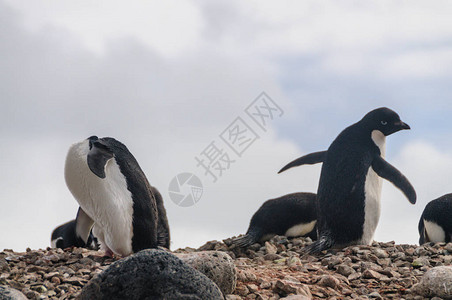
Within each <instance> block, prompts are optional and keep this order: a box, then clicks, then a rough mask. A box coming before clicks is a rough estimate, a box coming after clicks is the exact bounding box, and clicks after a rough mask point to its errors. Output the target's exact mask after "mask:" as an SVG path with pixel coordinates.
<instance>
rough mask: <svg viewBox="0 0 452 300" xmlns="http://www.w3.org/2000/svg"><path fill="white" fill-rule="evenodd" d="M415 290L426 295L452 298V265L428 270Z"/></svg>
mask: <svg viewBox="0 0 452 300" xmlns="http://www.w3.org/2000/svg"><path fill="white" fill-rule="evenodd" d="M413 290H414V291H415V292H416V293H418V294H420V295H422V296H424V297H440V298H442V299H452V266H447V267H445V266H442V267H435V268H432V269H430V270H428V271H427V272H426V273H425V274H424V276H423V277H422V279H421V282H420V283H419V284H417V285H415V286H414V287H413Z"/></svg>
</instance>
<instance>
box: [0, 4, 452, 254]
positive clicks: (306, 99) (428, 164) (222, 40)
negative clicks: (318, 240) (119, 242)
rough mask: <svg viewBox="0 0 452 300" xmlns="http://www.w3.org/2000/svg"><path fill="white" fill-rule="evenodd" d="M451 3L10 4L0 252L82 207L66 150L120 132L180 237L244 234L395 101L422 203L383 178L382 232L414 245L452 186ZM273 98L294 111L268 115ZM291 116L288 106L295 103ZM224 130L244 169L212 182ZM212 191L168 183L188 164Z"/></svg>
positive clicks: (399, 160)
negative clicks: (340, 139) (250, 137)
mask: <svg viewBox="0 0 452 300" xmlns="http://www.w3.org/2000/svg"><path fill="white" fill-rule="evenodd" d="M451 13H452V3H450V2H449V1H435V2H431V1H397V2H394V1H378V2H370V1H369V2H363V1H323V2H322V3H321V4H320V3H319V2H318V1H314V0H313V1H303V2H301V1H279V2H272V1H223V2H218V1H216V2H212V1H207V0H206V1H185V2H180V1H164V2H161V1H146V2H144V1H69V0H60V1H50V0H49V1H44V0H42V1H24V0H3V1H2V0H0V76H1V78H0V97H1V98H0V101H1V109H0V116H1V119H0V122H1V123H0V124H1V125H0V139H1V147H0V167H1V170H2V171H1V172H0V201H1V202H0V203H1V208H0V228H1V229H0V232H1V236H0V249H3V248H13V249H15V250H24V249H25V248H26V247H31V248H43V247H47V246H48V245H49V243H50V234H51V231H52V230H53V229H54V228H55V227H56V226H57V225H59V224H61V223H64V222H66V221H68V220H70V219H73V218H74V217H75V214H76V211H77V207H78V206H77V203H76V201H75V200H74V199H73V197H72V195H71V194H70V192H69V191H68V189H67V187H66V185H65V182H64V176H63V171H64V161H65V157H66V152H67V149H68V148H69V146H70V145H71V144H72V143H74V142H77V141H80V140H82V139H85V138H87V137H89V136H91V135H98V136H100V137H102V136H112V137H115V138H117V139H118V140H120V141H122V142H123V143H125V144H126V145H127V146H128V148H129V150H130V151H131V152H132V153H133V154H134V155H135V157H136V158H137V160H138V162H139V163H140V165H141V167H142V169H143V170H144V172H145V173H146V175H147V176H148V179H149V181H150V183H151V184H152V185H154V186H156V187H157V188H158V189H159V190H160V192H161V193H162V194H163V197H164V199H165V205H166V208H167V211H168V218H169V222H170V227H171V233H172V248H173V249H175V248H178V247H185V246H192V247H198V246H200V245H202V244H203V243H204V242H206V241H208V240H212V239H217V240H221V239H224V238H227V237H230V236H233V235H237V234H239V233H244V232H245V231H246V229H247V226H248V223H249V220H250V218H251V216H252V214H253V213H254V212H255V210H257V208H258V207H259V206H260V204H261V203H262V202H264V201H265V200H267V199H270V198H273V197H278V196H281V195H284V194H287V193H290V192H295V191H310V192H315V191H316V190H317V183H318V177H319V172H320V166H305V167H301V168H297V169H294V170H290V171H287V172H285V173H283V174H281V175H277V174H276V172H277V171H278V170H279V169H280V168H281V167H282V166H284V165H285V164H286V163H287V162H289V161H291V160H292V159H294V158H296V157H298V156H301V155H303V154H306V153H308V152H313V151H319V150H324V149H326V148H327V147H328V146H329V144H330V143H331V142H332V140H333V139H334V138H335V136H337V134H338V133H339V132H340V131H341V130H342V129H344V128H345V127H346V126H348V125H350V124H352V123H354V122H356V121H358V120H359V119H361V118H362V116H363V115H364V114H365V113H367V112H368V111H370V110H372V109H374V108H377V107H381V106H388V107H390V108H392V109H394V110H396V111H397V112H398V113H399V114H400V116H401V118H402V120H403V121H405V122H406V123H408V124H410V125H411V127H412V130H411V131H404V132H399V133H396V134H394V135H393V136H391V137H389V138H388V143H387V145H388V148H387V159H388V161H389V162H390V163H392V164H393V165H394V166H396V167H397V168H398V169H399V170H401V171H402V172H403V173H404V174H405V175H406V176H407V177H408V178H409V179H410V181H411V182H412V184H413V185H414V187H415V189H416V191H417V194H418V203H417V204H416V205H415V206H412V205H410V204H409V202H408V201H407V199H406V198H405V197H404V196H403V194H402V193H401V192H400V191H399V190H397V189H396V188H394V187H393V186H392V185H391V184H389V183H386V184H385V185H384V187H383V197H382V215H381V219H380V224H379V226H378V229H377V233H376V239H377V240H378V241H390V240H395V241H396V242H398V243H416V242H417V240H418V233H417V223H418V221H419V217H420V214H421V212H422V210H423V208H424V207H425V205H426V203H427V202H428V201H430V200H432V199H434V198H437V197H439V196H441V195H443V194H445V193H448V192H452V188H451V187H450V185H451V183H450V178H451V177H452V176H451V175H452V150H450V149H451V146H452V134H451V132H452V131H451V129H452V125H451V121H450V115H451V112H452V101H451V99H452V85H451V79H452V19H451V18H450V15H451ZM262 92H265V93H266V94H267V95H268V96H269V97H270V98H271V99H272V100H273V101H274V103H276V104H277V105H278V106H279V108H280V109H281V110H282V112H280V111H278V114H275V115H274V118H273V120H269V119H268V120H267V123H266V125H265V126H264V127H259V126H258V124H257V123H256V122H254V121H253V120H252V119H251V118H250V116H249V115H248V114H247V113H246V108H247V107H248V106H249V105H250V104H251V103H252V102H253V101H254V100H255V99H256V97H258V96H259V95H260V94H261V93H262ZM281 114H282V115H281ZM237 117H240V118H241V119H240V120H241V121H242V122H244V123H245V124H246V125H248V126H249V128H250V129H251V130H253V132H254V133H255V135H256V136H258V138H256V139H255V141H254V142H253V143H252V144H250V145H249V147H248V148H247V149H246V150H245V151H243V153H242V154H241V155H240V156H238V155H237V154H236V153H234V152H233V151H232V150H231V149H230V148H228V146H227V145H226V144H225V142H224V141H223V140H222V139H221V138H220V135H221V134H222V132H223V131H224V130H226V129H227V128H228V126H229V125H230V124H231V123H232V122H233V121H234V120H236V118H237ZM212 142H214V143H215V145H217V146H218V147H219V148H221V149H222V150H223V153H228V154H229V156H230V159H231V160H234V162H233V163H231V164H230V168H229V169H228V170H225V171H224V172H223V174H222V176H221V177H219V178H218V179H217V181H216V182H213V180H212V177H211V176H206V175H205V173H204V170H203V169H202V168H200V167H197V162H196V160H195V157H201V156H202V155H201V153H202V152H203V150H205V149H206V148H207V147H208V146H209V145H211V143H212ZM182 172H190V173H193V174H195V175H197V176H198V177H199V178H200V179H201V181H202V184H203V186H204V191H203V195H202V198H201V199H200V200H199V202H198V203H197V204H196V205H194V206H192V207H180V206H178V205H176V204H175V203H173V202H172V201H171V200H170V198H169V194H168V185H169V183H170V181H171V180H172V179H173V178H174V177H175V176H176V175H177V174H179V173H182Z"/></svg>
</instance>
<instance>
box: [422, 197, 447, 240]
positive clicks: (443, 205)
mask: <svg viewBox="0 0 452 300" xmlns="http://www.w3.org/2000/svg"><path fill="white" fill-rule="evenodd" d="M418 229H419V235H420V238H419V244H421V245H422V244H424V243H428V242H432V243H450V242H452V194H447V195H444V196H442V197H439V198H438V199H435V200H432V201H430V202H429V203H428V204H427V206H425V209H424V212H423V213H422V216H421V219H420V220H419V227H418Z"/></svg>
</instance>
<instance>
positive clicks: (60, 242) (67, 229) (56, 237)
mask: <svg viewBox="0 0 452 300" xmlns="http://www.w3.org/2000/svg"><path fill="white" fill-rule="evenodd" d="M50 245H51V247H52V248H61V249H66V248H70V247H83V248H88V249H93V250H97V249H98V245H97V239H96V238H95V237H94V236H93V233H92V232H90V234H89V236H88V241H87V242H86V243H85V242H84V241H83V240H82V239H81V238H80V237H79V236H77V234H76V221H75V219H74V220H71V221H69V222H66V223H64V224H62V225H60V226H58V227H57V228H55V229H54V230H53V232H52V235H51V239H50Z"/></svg>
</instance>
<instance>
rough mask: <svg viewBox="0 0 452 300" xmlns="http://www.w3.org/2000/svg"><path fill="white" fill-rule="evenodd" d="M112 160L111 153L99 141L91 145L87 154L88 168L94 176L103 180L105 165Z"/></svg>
mask: <svg viewBox="0 0 452 300" xmlns="http://www.w3.org/2000/svg"><path fill="white" fill-rule="evenodd" d="M111 158H113V152H112V151H111V150H110V149H109V148H108V146H106V145H105V144H103V143H102V142H100V141H95V142H93V143H92V147H91V150H90V151H89V153H88V167H89V169H90V170H91V172H93V173H94V174H95V175H96V176H98V177H100V178H105V165H106V164H107V161H109V160H110V159H111Z"/></svg>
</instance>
